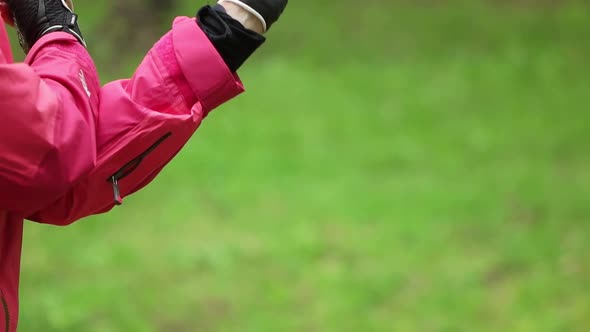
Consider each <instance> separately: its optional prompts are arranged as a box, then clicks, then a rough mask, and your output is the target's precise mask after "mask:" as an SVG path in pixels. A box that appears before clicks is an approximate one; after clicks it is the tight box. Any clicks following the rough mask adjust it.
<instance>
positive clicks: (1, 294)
mask: <svg viewBox="0 0 590 332" xmlns="http://www.w3.org/2000/svg"><path fill="white" fill-rule="evenodd" d="M0 298H2V308H3V309H4V317H6V319H5V322H4V329H5V330H6V332H10V310H9V309H8V302H6V298H5V297H4V292H3V291H2V290H0Z"/></svg>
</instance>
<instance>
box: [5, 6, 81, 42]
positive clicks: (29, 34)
mask: <svg viewBox="0 0 590 332" xmlns="http://www.w3.org/2000/svg"><path fill="white" fill-rule="evenodd" d="M5 2H6V3H7V4H8V8H9V9H10V12H11V13H12V18H13V19H14V24H15V25H16V28H17V31H18V37H19V42H20V45H21V47H22V48H23V50H24V51H25V53H28V52H29V50H30V49H31V47H33V45H34V44H35V43H36V42H37V40H39V39H40V38H41V37H43V36H44V35H46V34H48V33H51V32H56V31H63V32H67V33H69V34H70V35H72V36H74V37H76V39H78V41H79V42H80V43H81V44H82V45H84V46H86V43H85V41H84V38H83V37H82V33H81V32H80V27H79V26H78V15H76V14H74V12H73V11H72V8H73V6H72V2H71V1H70V0H5Z"/></svg>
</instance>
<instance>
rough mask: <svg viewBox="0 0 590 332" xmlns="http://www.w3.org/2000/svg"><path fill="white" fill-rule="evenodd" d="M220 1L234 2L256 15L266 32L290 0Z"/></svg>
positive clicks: (222, 0)
mask: <svg viewBox="0 0 590 332" xmlns="http://www.w3.org/2000/svg"><path fill="white" fill-rule="evenodd" d="M219 2H220V3H223V2H231V3H234V4H236V5H238V6H240V7H242V8H244V9H245V10H247V11H248V12H250V13H251V14H253V15H255V16H256V17H258V18H259V19H260V20H261V21H262V25H263V28H264V32H266V31H268V29H270V27H271V26H272V25H273V24H274V23H275V22H276V21H277V20H278V19H279V17H280V16H281V14H282V13H283V10H285V7H287V3H288V2H289V0H221V1H219Z"/></svg>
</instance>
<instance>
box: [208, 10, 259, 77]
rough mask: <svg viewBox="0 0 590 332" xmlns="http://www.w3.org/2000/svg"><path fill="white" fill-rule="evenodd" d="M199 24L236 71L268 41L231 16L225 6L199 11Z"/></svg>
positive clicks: (232, 69)
mask: <svg viewBox="0 0 590 332" xmlns="http://www.w3.org/2000/svg"><path fill="white" fill-rule="evenodd" d="M197 24H198V25H199V27H201V29H202V30H203V32H205V34H206V35H207V37H208V38H209V40H210V41H211V43H212V44H213V46H214V47H215V49H216V50H217V52H219V55H221V57H222V58H223V60H224V61H225V63H226V64H227V66H228V68H229V69H230V70H231V71H232V72H235V71H237V70H238V69H239V68H240V67H241V66H242V65H243V64H244V62H246V60H247V59H248V58H249V57H250V56H251V55H252V54H253V53H254V52H255V51H256V50H257V49H258V48H259V47H260V46H261V45H262V44H263V43H264V42H265V41H266V38H265V37H264V36H262V35H261V34H259V33H256V32H254V31H252V30H248V29H246V28H245V27H244V26H243V25H242V24H241V23H240V22H238V21H236V20H235V19H233V18H232V17H231V16H229V15H228V14H227V13H226V11H225V9H224V8H223V6H221V5H216V6H215V7H211V6H205V7H203V8H201V9H200V10H199V11H198V13H197Z"/></svg>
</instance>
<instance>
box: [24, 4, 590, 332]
mask: <svg viewBox="0 0 590 332" xmlns="http://www.w3.org/2000/svg"><path fill="white" fill-rule="evenodd" d="M383 3H384V2H379V1H369V2H367V3H366V6H365V7H363V9H362V10H361V9H358V8H357V7H358V6H355V5H353V4H349V3H348V2H344V3H343V4H339V5H337V6H336V5H333V7H329V5H328V4H323V5H318V6H319V10H318V11H317V12H315V14H316V15H318V18H316V19H315V20H313V18H314V16H306V15H310V14H309V13H308V12H309V11H308V9H309V8H306V7H305V6H304V5H302V4H294V5H293V6H292V9H291V10H292V11H291V12H290V14H289V15H288V16H287V17H286V18H285V21H284V22H283V25H278V26H277V28H276V30H275V31H274V32H273V33H272V34H271V36H270V37H271V40H270V41H269V45H268V47H266V48H265V49H264V50H263V52H262V54H261V56H260V57H259V58H257V59H256V61H254V62H253V63H252V64H251V66H249V67H247V68H245V70H244V71H243V72H242V78H243V79H244V80H245V82H246V83H247V85H248V87H249V91H248V93H247V94H245V95H243V96H241V97H240V98H238V99H237V100H234V101H232V102H230V103H229V104H227V105H225V106H223V107H222V108H220V109H218V110H217V111H215V112H214V113H213V114H212V115H211V116H210V118H208V119H207V121H206V123H205V124H204V126H203V127H202V129H201V130H200V131H199V132H198V135H197V136H196V137H195V138H194V140H193V141H192V142H191V143H190V144H189V145H188V146H187V148H186V149H185V150H184V151H183V152H182V153H181V154H180V156H179V157H178V158H177V159H176V160H175V161H174V162H173V163H172V164H171V165H170V167H169V168H168V169H167V170H166V171H165V172H164V173H163V174H162V175H161V177H159V178H158V179H157V180H156V181H155V182H154V183H153V185H152V186H151V187H150V188H149V189H146V190H145V191H143V192H141V193H139V194H137V195H136V196H134V197H130V198H128V199H127V200H126V204H125V205H124V206H123V207H122V208H118V209H116V210H114V211H113V212H112V213H110V214H108V215H105V216H99V217H93V218H90V219H88V220H86V221H83V222H80V223H79V224H76V225H74V226H72V227H69V228H52V227H47V226H41V225H33V224H29V225H27V229H26V235H25V244H24V253H23V257H24V258H23V280H22V287H21V297H22V309H21V310H22V314H21V330H22V331H45V332H52V331H72V332H74V331H76V332H78V331H88V332H98V331H146V332H148V331H244V332H245V331H257V332H259V331H310V332H311V331H351V332H352V331H354V332H365V331H366V332H369V331H401V332H413V331H416V332H429V331H449V332H451V331H523V332H526V331H532V332H533V331H534V332H544V331H556V332H557V331H564V332H565V331H579V332H584V331H587V330H588V328H589V327H590V289H589V285H590V223H589V222H590V220H589V219H590V169H589V167H590V113H588V111H589V109H588V108H589V107H588V105H589V96H590V94H589V93H590V81H589V77H590V67H589V66H588V64H589V62H588V61H589V60H588V59H590V41H589V39H588V35H589V33H590V23H589V22H590V14H589V13H590V11H589V10H588V9H590V7H588V6H587V5H586V6H584V5H571V6H569V5H562V6H553V5H552V6H550V5H547V6H545V5H542V6H539V5H538V6H530V5H520V6H513V5H511V6H508V5H470V6H464V5H462V6H459V5H457V6H453V5H444V6H443V5H438V6H436V5H391V4H389V5H384V4H383ZM307 4H308V5H309V2H307ZM379 4H380V5H381V6H385V7H380V6H379ZM187 6H188V5H187ZM353 6H354V7H353ZM79 8H80V10H81V11H82V12H83V10H84V8H83V5H80V6H79ZM323 10H325V12H326V13H327V12H328V11H330V12H331V14H330V15H328V14H326V16H325V17H324V16H322V15H320V14H319V13H318V12H322V11H323ZM340 15H341V16H340ZM304 18H307V19H305V22H309V25H308V26H306V27H305V28H307V29H308V30H309V31H312V32H311V33H309V32H307V31H305V29H304V27H301V26H300V25H297V23H298V22H300V21H301V20H304ZM355 24H356V25H355ZM294 26H297V27H298V28H294ZM322 32H325V33H322ZM281 34H283V35H284V36H287V38H284V39H282V38H281V40H279V38H280V37H281V36H282V35H281ZM308 34H309V35H310V36H309V38H307V37H306V35H308ZM272 38H276V40H272ZM273 42H274V44H272V43H273ZM101 65H102V66H103V67H104V64H101Z"/></svg>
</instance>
